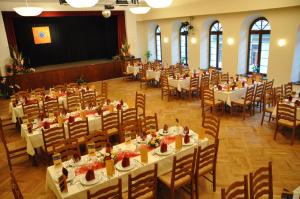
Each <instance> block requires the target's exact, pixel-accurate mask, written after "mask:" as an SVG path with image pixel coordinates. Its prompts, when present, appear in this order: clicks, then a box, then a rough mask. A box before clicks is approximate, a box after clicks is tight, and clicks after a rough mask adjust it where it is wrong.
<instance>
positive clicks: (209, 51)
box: [208, 20, 223, 70]
mask: <svg viewBox="0 0 300 199" xmlns="http://www.w3.org/2000/svg"><path fill="white" fill-rule="evenodd" d="M216 23H218V24H221V23H220V21H218V20H216V21H214V22H213V23H212V24H211V26H210V27H209V38H208V66H209V67H213V66H210V61H211V60H210V54H211V49H210V47H211V35H217V54H216V56H217V59H216V67H215V68H216V69H218V70H221V69H222V68H220V67H219V43H220V35H223V26H222V24H221V27H222V31H219V30H218V31H211V29H212V27H213V26H214V25H215V24H216ZM218 27H219V26H218ZM222 39H223V38H222Z"/></svg>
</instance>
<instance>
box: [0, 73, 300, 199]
mask: <svg viewBox="0 0 300 199" xmlns="http://www.w3.org/2000/svg"><path fill="white" fill-rule="evenodd" d="M107 82H108V83H109V98H110V99H123V100H124V101H126V102H127V103H128V104H129V105H131V106H133V105H134V100H135V92H136V91H139V92H144V93H146V97H147V102H146V104H147V105H146V110H147V114H152V113H154V112H156V113H157V114H158V120H159V126H160V127H162V126H163V125H164V124H165V123H166V124H168V125H174V123H175V118H179V120H180V123H181V124H182V125H187V126H189V127H190V128H191V129H193V130H195V131H198V130H199V129H200V128H201V109H200V101H198V100H172V101H170V102H167V100H164V101H162V100H161V98H160V89H158V88H147V89H145V88H143V89H140V86H139V82H126V81H123V80H121V79H114V80H108V81H107ZM97 84H99V83H97ZM7 114H8V100H0V115H1V116H7ZM260 118H261V114H259V113H256V114H255V116H254V117H251V118H249V117H247V119H246V120H245V121H243V120H242V118H241V117H240V115H238V114H237V115H233V116H231V115H230V114H224V115H223V116H222V118H221V128H220V147H219V154H218V163H217V191H216V192H215V193H214V192H212V186H211V184H210V183H208V182H207V181H204V180H201V181H200V198H203V199H217V198H220V189H221V187H227V186H228V185H229V184H230V183H232V182H233V181H236V180H241V179H242V177H243V175H244V174H249V172H250V171H253V170H255V169H256V168H258V167H261V166H266V165H267V163H268V161H272V162H273V179H274V198H280V194H281V192H282V189H283V188H287V189H289V190H293V189H295V188H296V187H297V186H299V185H300V136H299V134H300V132H298V135H297V138H296V142H295V144H294V146H290V144H289V143H290V140H289V135H290V131H289V130H287V129H283V130H281V131H283V132H284V133H285V135H282V134H280V135H279V136H278V138H277V141H274V140H273V133H274V123H273V124H272V123H270V124H268V123H267V122H266V123H265V124H264V125H263V126H261V125H260ZM298 131H299V129H298ZM7 137H8V140H9V141H15V140H18V139H20V134H19V133H18V132H15V131H9V132H7ZM14 171H15V174H16V178H17V181H18V182H19V185H20V187H21V190H22V192H23V194H24V197H25V198H29V199H39V198H49V199H50V198H51V199H52V198H55V196H54V195H53V194H52V193H51V192H50V191H47V190H46V186H45V176H46V165H44V164H43V163H41V162H40V163H39V165H38V166H37V167H33V166H32V165H31V162H30V161H29V160H27V159H25V160H20V161H19V162H18V163H16V164H15V166H14ZM163 195H167V194H166V193H165V194H163ZM176 196H177V198H178V199H185V198H188V197H187V195H186V193H185V192H184V191H179V192H178V194H176ZM166 197H167V196H166ZM0 198H1V199H2V198H3V199H4V198H5V199H10V198H13V196H12V193H11V192H10V180H9V173H8V167H7V162H6V156H5V152H4V147H3V145H2V144H1V145H0Z"/></svg>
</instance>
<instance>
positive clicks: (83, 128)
mask: <svg viewBox="0 0 300 199" xmlns="http://www.w3.org/2000/svg"><path fill="white" fill-rule="evenodd" d="M68 130H69V138H75V139H77V140H78V142H79V143H80V144H83V143H84V137H85V136H86V135H88V134H89V124H88V119H87V118H86V119H85V120H83V121H76V122H73V123H70V122H68Z"/></svg>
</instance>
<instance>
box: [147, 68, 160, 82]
mask: <svg viewBox="0 0 300 199" xmlns="http://www.w3.org/2000/svg"><path fill="white" fill-rule="evenodd" d="M146 77H147V79H155V81H157V82H159V79H160V71H154V70H147V71H146Z"/></svg>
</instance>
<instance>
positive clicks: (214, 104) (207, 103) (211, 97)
mask: <svg viewBox="0 0 300 199" xmlns="http://www.w3.org/2000/svg"><path fill="white" fill-rule="evenodd" d="M201 102H202V115H204V114H205V112H206V111H208V110H209V111H210V112H211V113H213V110H215V109H216V108H220V109H221V110H222V113H224V102H223V101H221V100H216V99H215V94H214V90H213V89H204V90H203V92H202V100H201Z"/></svg>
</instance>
